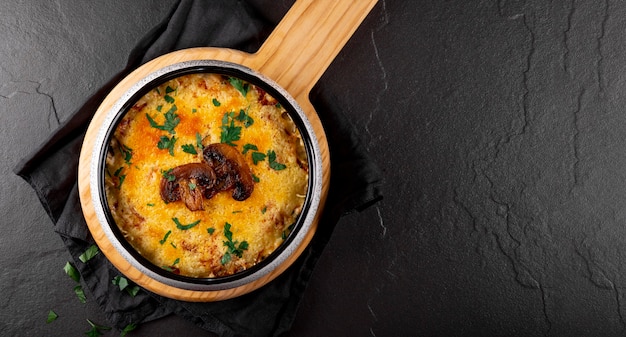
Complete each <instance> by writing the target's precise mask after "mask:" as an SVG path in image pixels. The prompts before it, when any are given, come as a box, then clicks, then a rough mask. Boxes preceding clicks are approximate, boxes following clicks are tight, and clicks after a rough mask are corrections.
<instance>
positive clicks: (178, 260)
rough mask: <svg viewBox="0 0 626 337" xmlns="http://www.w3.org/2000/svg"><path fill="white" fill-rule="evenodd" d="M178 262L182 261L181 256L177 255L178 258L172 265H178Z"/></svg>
mask: <svg viewBox="0 0 626 337" xmlns="http://www.w3.org/2000/svg"><path fill="white" fill-rule="evenodd" d="M178 262H180V258H179V257H177V258H176V260H174V263H172V266H175V265H177V264H178Z"/></svg>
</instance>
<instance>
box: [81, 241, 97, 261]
mask: <svg viewBox="0 0 626 337" xmlns="http://www.w3.org/2000/svg"><path fill="white" fill-rule="evenodd" d="M98 253H100V249H98V246H96V245H91V246H89V248H87V249H86V250H85V251H84V252H83V253H82V254H80V256H79V257H78V259H80V260H81V261H82V262H83V263H86V262H87V261H89V260H91V259H93V258H94V256H96V255H98Z"/></svg>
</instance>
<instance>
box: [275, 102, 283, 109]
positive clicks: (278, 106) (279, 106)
mask: <svg viewBox="0 0 626 337" xmlns="http://www.w3.org/2000/svg"><path fill="white" fill-rule="evenodd" d="M275 107H277V108H279V109H280V108H282V107H283V106H282V105H280V103H276V105H275Z"/></svg>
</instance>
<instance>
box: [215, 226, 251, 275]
mask: <svg viewBox="0 0 626 337" xmlns="http://www.w3.org/2000/svg"><path fill="white" fill-rule="evenodd" d="M230 228H231V224H229V223H228V222H226V223H225V224H224V237H226V241H223V243H224V246H226V248H227V250H226V253H224V255H223V256H222V259H221V261H220V262H221V263H222V264H223V265H224V264H227V263H228V262H230V261H231V260H232V255H235V256H237V257H241V256H242V255H243V251H244V250H247V249H248V242H247V241H241V243H239V241H233V232H231V231H230Z"/></svg>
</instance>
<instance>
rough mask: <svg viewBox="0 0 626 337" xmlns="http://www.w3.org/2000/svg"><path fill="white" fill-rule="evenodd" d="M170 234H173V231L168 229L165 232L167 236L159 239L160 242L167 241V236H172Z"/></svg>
mask: <svg viewBox="0 0 626 337" xmlns="http://www.w3.org/2000/svg"><path fill="white" fill-rule="evenodd" d="M170 234H172V231H167V233H165V236H163V239H161V240H159V243H160V244H164V243H165V241H167V238H168V237H169V236H170Z"/></svg>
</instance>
